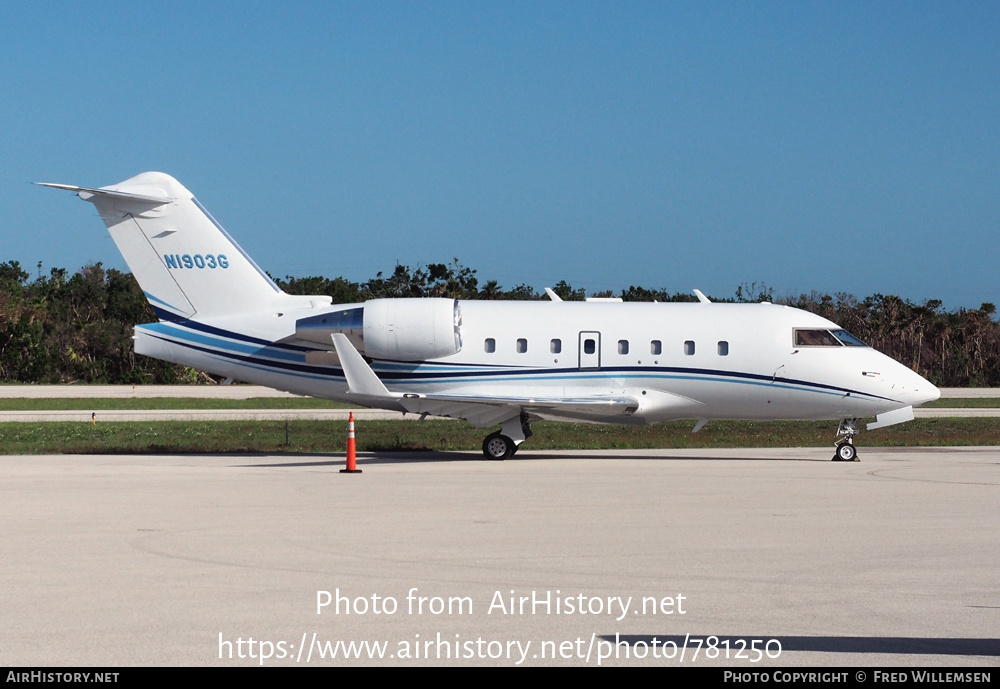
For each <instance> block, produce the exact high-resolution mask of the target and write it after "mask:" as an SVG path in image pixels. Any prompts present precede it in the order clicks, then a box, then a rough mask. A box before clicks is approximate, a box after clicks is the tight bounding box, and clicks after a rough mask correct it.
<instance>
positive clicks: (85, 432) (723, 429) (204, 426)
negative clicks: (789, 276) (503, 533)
mask: <svg viewBox="0 0 1000 689" xmlns="http://www.w3.org/2000/svg"><path fill="white" fill-rule="evenodd" d="M691 428H692V423H691V422H689V421H677V422H670V423H664V424H654V425H651V426H598V425H592V424H576V423H553V422H538V423H534V424H532V430H533V431H534V435H533V436H532V437H531V438H530V439H529V440H528V441H527V444H526V445H525V446H524V447H525V449H528V450H532V449H534V450H559V449H562V450H574V449H650V448H712V447H716V448H729V447H830V448H831V449H832V447H833V441H834V431H835V430H836V423H835V422H829V421H773V422H754V421H713V422H711V423H709V424H708V426H706V427H705V428H704V429H702V430H701V431H700V432H698V433H691ZM288 429H289V440H290V442H289V444H288V445H286V444H285V422H283V421H205V422H194V421H155V422H138V421H135V422H106V423H98V424H97V425H92V424H90V423H81V422H53V423H5V424H2V425H0V454H118V453H128V454H143V453H197V452H206V453H248V452H250V453H281V452H317V453H330V454H336V453H342V452H343V451H344V448H345V446H346V439H347V423H346V422H344V421H290V422H289V423H288ZM485 435H486V431H485V430H481V429H477V428H474V427H473V426H471V425H470V424H467V423H463V422H457V421H442V420H432V419H428V420H425V421H421V422H414V421H365V422H360V423H357V444H358V450H359V451H362V452H374V451H385V450H405V451H426V450H437V451H448V450H476V451H478V450H479V449H480V448H481V446H482V442H483V438H484V437H485ZM859 444H860V445H861V447H865V446H868V447H879V446H959V445H1000V418H969V419H955V418H951V419H918V420H915V421H911V422H909V423H905V424H899V425H897V426H890V427H888V428H881V429H878V430H875V431H871V432H865V433H863V434H862V436H861V438H860V443H859Z"/></svg>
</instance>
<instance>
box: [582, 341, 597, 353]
mask: <svg viewBox="0 0 1000 689" xmlns="http://www.w3.org/2000/svg"><path fill="white" fill-rule="evenodd" d="M596 351H597V341H596V340H590V339H587V340H584V341H583V353H584V354H593V353H594V352H596Z"/></svg>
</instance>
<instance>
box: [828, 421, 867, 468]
mask: <svg viewBox="0 0 1000 689" xmlns="http://www.w3.org/2000/svg"><path fill="white" fill-rule="evenodd" d="M859 432H860V431H859V430H858V420H857V419H843V420H842V421H841V422H840V426H839V427H838V428H837V438H840V437H841V436H843V439H842V440H837V442H836V443H835V447H836V448H837V449H836V451H835V452H834V455H833V461H834V462H858V461H861V460H859V459H858V451H857V449H855V447H854V436H856V435H857V434H858V433H859Z"/></svg>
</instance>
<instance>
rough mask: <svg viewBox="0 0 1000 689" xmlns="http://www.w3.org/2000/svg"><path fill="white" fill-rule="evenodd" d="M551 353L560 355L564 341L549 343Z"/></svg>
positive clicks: (555, 340) (558, 340)
mask: <svg viewBox="0 0 1000 689" xmlns="http://www.w3.org/2000/svg"><path fill="white" fill-rule="evenodd" d="M549 351H550V352H552V353H553V354H559V353H560V352H562V340H560V339H554V340H552V341H551V342H549Z"/></svg>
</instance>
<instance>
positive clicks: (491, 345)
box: [483, 337, 497, 354]
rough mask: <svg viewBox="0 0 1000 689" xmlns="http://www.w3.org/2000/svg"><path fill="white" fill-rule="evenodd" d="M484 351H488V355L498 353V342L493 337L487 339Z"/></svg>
mask: <svg viewBox="0 0 1000 689" xmlns="http://www.w3.org/2000/svg"><path fill="white" fill-rule="evenodd" d="M483 349H485V350H486V353H487V354H492V353H493V352H495V351H497V341H496V340H494V339H493V338H492V337H487V338H486V342H485V343H484V345H483Z"/></svg>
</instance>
